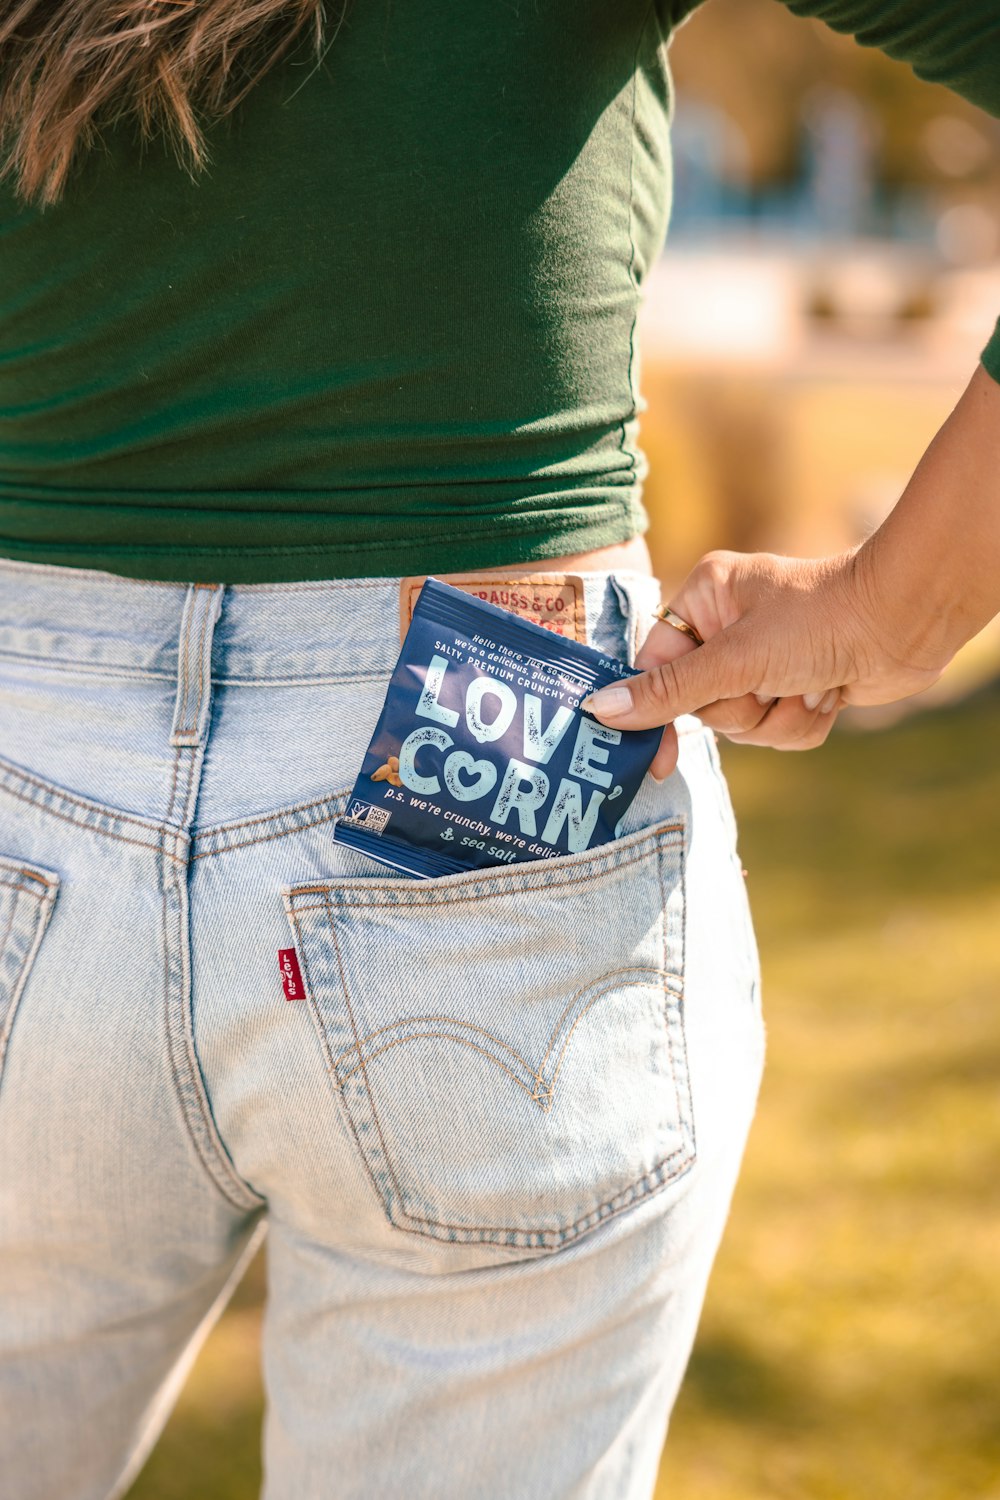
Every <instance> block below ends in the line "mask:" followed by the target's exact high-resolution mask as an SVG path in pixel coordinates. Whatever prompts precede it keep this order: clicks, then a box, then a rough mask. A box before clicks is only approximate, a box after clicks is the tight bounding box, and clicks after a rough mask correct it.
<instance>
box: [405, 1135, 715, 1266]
mask: <svg viewBox="0 0 1000 1500" xmlns="http://www.w3.org/2000/svg"><path fill="white" fill-rule="evenodd" d="M686 1145H687V1143H686V1142H682V1144H681V1145H680V1146H678V1148H677V1150H676V1151H672V1152H671V1153H670V1155H669V1156H664V1157H662V1158H661V1159H660V1161H657V1162H654V1163H653V1165H652V1166H651V1167H650V1168H649V1170H648V1172H643V1174H642V1176H641V1177H637V1178H636V1179H635V1181H634V1182H630V1183H629V1184H628V1185H627V1186H626V1187H624V1188H622V1189H621V1190H620V1191H619V1192H617V1193H616V1194H615V1195H614V1197H613V1198H606V1199H605V1201H604V1202H603V1203H599V1204H598V1205H597V1207H596V1208H592V1209H591V1210H590V1212H589V1213H586V1214H583V1215H581V1217H580V1218H579V1219H577V1220H576V1221H575V1222H574V1223H572V1224H567V1226H566V1228H565V1229H515V1228H513V1226H512V1225H510V1224H468V1225H463V1224H446V1223H444V1222H443V1221H442V1220H441V1219H421V1218H419V1217H418V1216H417V1215H416V1214H410V1213H406V1210H405V1209H404V1210H403V1213H404V1214H405V1216H406V1218H408V1219H409V1220H410V1222H411V1223H413V1224H427V1225H429V1226H430V1227H431V1228H432V1229H448V1230H452V1231H454V1232H455V1233H456V1234H458V1235H459V1236H462V1235H470V1234H477V1235H479V1234H502V1235H504V1236H507V1237H511V1238H512V1239H513V1241H514V1243H515V1244H517V1243H518V1242H519V1241H523V1240H541V1241H542V1243H543V1244H556V1245H558V1244H564V1243H565V1242H566V1240H567V1239H569V1237H570V1236H571V1235H572V1234H573V1232H574V1230H577V1229H580V1228H581V1227H584V1228H585V1227H586V1226H587V1224H588V1223H590V1222H593V1223H598V1222H602V1221H603V1220H604V1219H610V1218H613V1217H614V1213H620V1212H621V1210H622V1209H623V1208H627V1207H628V1204H629V1203H632V1202H635V1201H637V1200H638V1199H639V1198H641V1197H646V1196H648V1194H649V1192H651V1191H655V1188H656V1187H657V1186H660V1187H663V1186H665V1185H666V1183H668V1182H672V1181H673V1179H674V1178H675V1177H678V1176H680V1174H681V1172H683V1170H684V1168H685V1167H686V1166H688V1165H689V1164H690V1163H691V1162H692V1161H693V1160H694V1152H693V1151H691V1150H688V1151H687V1154H685V1148H686ZM677 1156H680V1157H681V1160H680V1161H679V1162H678V1164H677V1166H676V1167H675V1168H674V1170H673V1171H672V1172H669V1173H665V1174H664V1175H662V1176H660V1174H661V1169H663V1168H664V1167H666V1166H667V1165H668V1164H669V1163H670V1162H672V1161H673V1160H674V1158H675V1157H677ZM657 1176H660V1181H659V1183H656V1184H654V1183H653V1178H654V1177H657ZM646 1184H649V1186H646ZM637 1189H638V1191H637ZM612 1206H615V1207H614V1213H611V1214H605V1213H602V1210H603V1209H605V1208H611V1207H612ZM400 1227H404V1228H405V1226H400ZM411 1232H412V1233H414V1234H423V1235H424V1236H425V1238H427V1237H428V1236H427V1234H426V1231H425V1230H422V1229H415V1230H413V1231H411ZM430 1238H432V1239H433V1238H436V1236H434V1235H432V1236H430Z"/></svg>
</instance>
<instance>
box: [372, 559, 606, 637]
mask: <svg viewBox="0 0 1000 1500" xmlns="http://www.w3.org/2000/svg"><path fill="white" fill-rule="evenodd" d="M434 577H435V578H440V579H441V582H442V583H449V584H451V586H452V588H453V589H461V590H462V593H463V594H472V595H473V596H474V597H475V598H476V599H485V601H486V603H487V604H495V605H496V606H497V608H498V609H507V610H509V611H510V612H511V614H513V615H520V616H521V618H522V619H524V620H531V621H532V623H533V624H535V625H544V627H545V629H546V630H551V631H554V633H555V634H556V635H565V636H568V637H569V638H570V639H571V640H574V641H581V642H582V643H583V644H584V645H586V644H587V607H586V603H585V600H584V594H583V579H582V578H580V577H579V576H578V575H577V574H575V573H529V574H527V575H526V576H522V577H517V576H516V575H513V574H502V575H501V574H489V575H486V574H483V573H435V574H434ZM425 581H426V579H425V578H404V579H403V581H402V583H401V585H400V589H399V638H400V640H402V638H403V636H404V635H405V634H406V632H407V630H408V628H409V624H410V620H411V619H412V618H413V606H414V604H415V603H416V602H417V596H418V594H419V593H420V590H421V589H422V588H423V586H424V583H425Z"/></svg>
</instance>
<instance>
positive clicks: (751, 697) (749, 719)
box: [698, 693, 775, 739]
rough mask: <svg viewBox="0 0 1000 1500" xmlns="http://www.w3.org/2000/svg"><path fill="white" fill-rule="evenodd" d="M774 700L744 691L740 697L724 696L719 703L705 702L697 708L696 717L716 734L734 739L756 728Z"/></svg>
mask: <svg viewBox="0 0 1000 1500" xmlns="http://www.w3.org/2000/svg"><path fill="white" fill-rule="evenodd" d="M774 702H775V699H774V698H758V697H757V694H756V693H744V694H743V697H742V698H724V699H723V700H722V702H721V703H709V704H707V705H706V707H705V708H700V709H699V710H698V717H699V719H700V720H701V721H702V723H703V724H707V726H708V728H709V729H714V730H715V731H716V733H717V734H724V735H726V736H728V737H729V738H730V739H735V738H736V736H737V735H740V734H747V733H748V732H749V731H751V730H753V729H756V728H757V725H758V724H760V723H761V721H762V720H763V719H764V718H766V716H767V714H768V713H769V712H770V710H771V706H772V704H773V703H774Z"/></svg>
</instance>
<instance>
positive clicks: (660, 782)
mask: <svg viewBox="0 0 1000 1500" xmlns="http://www.w3.org/2000/svg"><path fill="white" fill-rule="evenodd" d="M649 774H650V776H652V778H653V780H654V781H655V782H656V785H657V786H662V785H663V783H664V782H665V781H666V779H667V778H666V777H665V776H657V774H656V772H655V771H650V773H649Z"/></svg>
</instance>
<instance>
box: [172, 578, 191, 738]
mask: <svg viewBox="0 0 1000 1500" xmlns="http://www.w3.org/2000/svg"><path fill="white" fill-rule="evenodd" d="M194 598H195V595H194V594H191V593H189V594H188V595H187V596H186V598H185V601H184V602H185V611H184V629H183V630H182V631H181V638H180V641H179V642H178V645H177V673H178V685H177V691H178V703H177V708H176V711H175V717H176V718H177V719H178V720H179V721H180V723H179V724H178V729H177V730H171V735H170V740H171V744H173V743H174V734H176V733H177V732H178V731H180V732H181V733H185V732H186V731H184V730H183V729H182V728H181V726H182V725H183V723H184V714H183V712H182V710H186V708H187V695H188V651H187V646H188V639H189V637H190V635H191V620H192V617H193V615H194V608H193V604H192V601H193V600H194ZM189 606H190V607H189Z"/></svg>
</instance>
